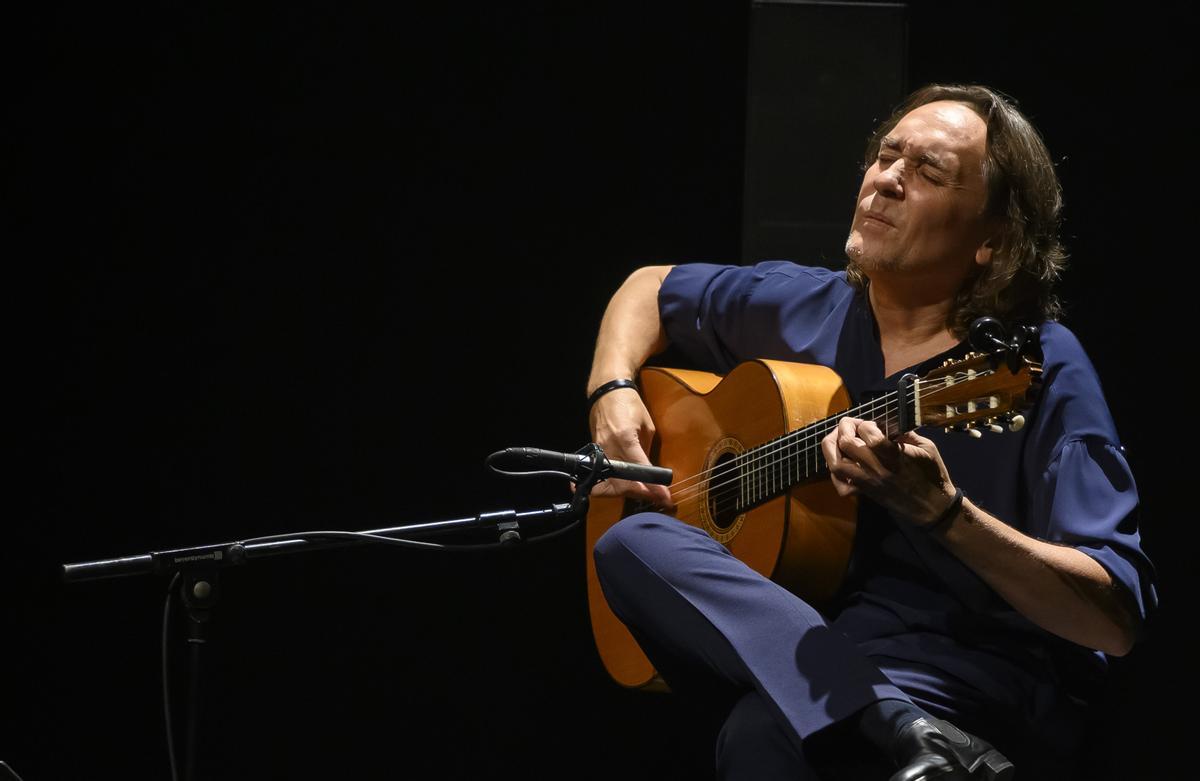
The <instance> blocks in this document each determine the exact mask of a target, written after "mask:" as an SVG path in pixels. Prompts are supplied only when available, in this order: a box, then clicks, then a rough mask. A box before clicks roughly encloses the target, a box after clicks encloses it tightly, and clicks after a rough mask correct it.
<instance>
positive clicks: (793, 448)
mask: <svg viewBox="0 0 1200 781" xmlns="http://www.w3.org/2000/svg"><path fill="white" fill-rule="evenodd" d="M987 374H991V372H989V371H984V372H979V373H977V374H974V375H970V374H965V373H959V374H955V375H948V376H947V377H943V378H939V379H937V380H918V381H917V385H918V390H922V388H921V387H920V386H924V385H932V386H933V388H932V389H926V390H925V391H924V393H923V397H924V399H925V402H926V403H927V404H931V405H932V404H935V403H936V396H937V394H938V392H939V391H942V390H945V389H947V388H950V387H952V386H954V385H957V384H960V383H962V382H965V381H968V380H972V379H977V378H979V377H980V376H985V375H987ZM898 403H899V396H898V394H896V393H895V392H892V393H889V394H887V395H885V396H882V397H879V398H876V399H873V400H871V401H870V402H867V403H865V404H861V405H859V406H858V407H855V408H852V409H849V410H846V411H845V412H843V413H842V414H841V415H839V416H838V417H837V418H835V419H830V418H826V419H824V420H821V421H817V422H815V423H812V424H810V425H808V426H805V427H803V428H801V429H797V430H795V431H792V432H789V433H788V434H786V435H784V436H782V437H780V438H779V439H778V440H777V441H775V442H772V443H767V444H766V445H760V446H758V447H757V448H755V449H752V450H751V451H749V452H754V451H755V450H759V449H760V448H761V450H759V452H758V454H757V455H756V456H755V457H754V458H752V459H750V460H749V461H744V462H741V463H738V462H737V461H736V459H733V460H731V461H729V462H726V464H723V465H722V466H720V467H714V468H712V469H709V470H705V471H703V472H700V473H699V474H696V475H692V476H690V477H688V478H685V479H684V480H681V481H679V482H678V483H676V484H674V485H672V486H671V490H672V495H673V498H675V499H676V507H677V512H679V511H680V510H683V505H684V504H685V503H690V502H693V501H697V500H699V499H701V498H702V497H703V495H704V494H705V493H707V494H709V495H711V494H713V493H714V492H716V491H719V490H720V489H723V488H727V487H728V486H730V485H734V484H739V483H740V484H742V485H743V486H748V488H749V490H750V491H752V492H754V493H757V490H758V489H759V488H762V487H764V486H768V487H769V488H768V491H773V490H774V481H775V480H776V478H778V479H779V480H780V482H783V477H784V476H783V475H782V474H778V472H779V470H778V469H775V471H776V474H775V475H768V476H767V478H766V479H765V480H763V478H762V477H761V475H762V474H763V473H765V472H767V471H768V470H769V469H772V468H775V467H777V466H778V465H779V464H781V463H784V462H786V461H788V460H792V461H793V462H795V461H798V458H799V456H800V455H803V456H804V458H805V469H806V470H807V467H808V458H809V454H811V453H812V452H813V451H814V450H816V449H817V448H818V447H819V444H818V443H817V441H816V440H815V438H814V434H818V433H819V435H820V438H821V439H823V438H824V436H825V435H826V434H828V433H829V432H830V431H832V430H833V429H834V428H836V427H837V424H838V423H839V422H840V421H841V419H842V418H844V417H851V416H855V415H863V413H867V414H868V415H872V414H873V413H878V412H879V411H880V408H881V407H882V410H883V416H881V420H882V422H883V423H884V425H885V427H887V428H890V427H891V426H892V425H893V424H896V425H898V416H897V418H895V419H894V418H892V417H891V413H892V412H893V411H894V410H895V409H896V408H897V407H898ZM822 427H824V430H823V431H822V430H821V429H822ZM767 459H770V460H769V461H768V460H767ZM764 461H765V462H766V463H765V464H764V463H762V462H764ZM814 462H815V459H814ZM750 465H756V466H753V467H752V468H750V469H749V470H747V469H746V467H747V466H750ZM819 469H820V467H819V466H818V470H819ZM730 474H733V475H734V476H733V478H732V479H731V480H726V481H724V482H719V483H715V484H714V483H713V480H714V479H717V478H720V477H724V476H727V475H730ZM706 478H707V480H708V485H707V490H705V488H706V486H704V485H689V484H690V483H696V482H697V481H700V480H704V479H706ZM751 478H752V481H751ZM787 487H790V486H787ZM649 506H650V504H649V503H642V504H641V505H639V506H638V508H639V509H641V508H645V507H649ZM684 512H686V513H690V512H691V510H690V509H688V510H684Z"/></svg>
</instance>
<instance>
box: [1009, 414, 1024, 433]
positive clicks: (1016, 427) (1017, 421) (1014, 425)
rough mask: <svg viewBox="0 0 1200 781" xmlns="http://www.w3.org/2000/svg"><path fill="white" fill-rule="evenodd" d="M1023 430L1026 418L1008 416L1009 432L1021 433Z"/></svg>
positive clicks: (1022, 416)
mask: <svg viewBox="0 0 1200 781" xmlns="http://www.w3.org/2000/svg"><path fill="white" fill-rule="evenodd" d="M1023 428H1025V416H1024V415H1009V416H1008V430H1009V431H1020V430H1021V429H1023Z"/></svg>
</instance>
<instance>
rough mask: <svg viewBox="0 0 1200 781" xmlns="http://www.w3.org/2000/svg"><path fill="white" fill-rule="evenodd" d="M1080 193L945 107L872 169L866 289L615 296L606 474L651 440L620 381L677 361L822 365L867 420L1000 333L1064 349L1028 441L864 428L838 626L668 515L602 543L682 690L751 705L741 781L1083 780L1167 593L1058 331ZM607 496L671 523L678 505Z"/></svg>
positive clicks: (608, 589)
mask: <svg viewBox="0 0 1200 781" xmlns="http://www.w3.org/2000/svg"><path fill="white" fill-rule="evenodd" d="M1059 193H1060V191H1059V185H1058V181H1057V177H1056V176H1055V173H1054V168H1053V164H1052V162H1051V160H1050V157H1049V154H1048V152H1047V151H1046V149H1045V146H1044V144H1043V143H1042V141H1041V139H1040V137H1039V136H1038V134H1037V132H1036V131H1035V130H1034V129H1033V127H1032V126H1031V125H1030V124H1029V122H1028V121H1027V120H1026V119H1025V118H1024V117H1023V116H1022V115H1021V114H1020V113H1019V112H1018V111H1017V110H1016V109H1015V108H1014V107H1013V106H1012V105H1011V104H1010V103H1009V102H1008V101H1007V100H1005V99H1004V98H1003V97H1001V96H1000V95H998V94H997V93H995V92H994V91H992V90H989V89H987V88H984V87H978V86H958V85H932V86H929V87H926V88H923V89H921V90H918V91H917V92H915V93H913V95H911V96H910V97H909V98H908V99H907V100H906V101H905V102H904V103H903V104H902V105H901V107H900V108H898V109H897V110H896V112H895V113H894V114H893V115H892V117H891V118H889V120H887V121H886V122H884V123H883V125H882V126H881V127H880V128H879V129H878V130H877V131H876V133H875V134H874V136H873V137H872V139H871V142H870V143H869V145H868V150H867V158H866V169H865V173H864V176H863V182H862V187H861V190H860V192H859V195H858V201H857V204H856V208H855V211H854V217H853V221H852V223H851V228H850V234H849V238H848V239H847V242H846V256H847V259H848V264H847V268H846V271H844V272H838V273H835V272H831V271H828V270H825V269H818V268H804V267H800V266H796V265H793V264H790V263H782V262H770V263H761V264H758V265H757V266H754V267H738V266H727V267H722V266H711V265H707V264H691V265H682V266H676V267H647V268H643V269H640V270H639V271H637V272H635V273H634V274H633V275H631V276H630V278H629V279H628V280H627V281H626V282H625V284H623V285H622V287H621V288H620V289H619V290H618V291H617V293H616V294H615V295H614V296H613V299H612V301H611V302H610V304H609V306H608V309H607V310H606V312H605V315H604V319H603V321H602V323H601V327H600V334H599V338H598V340H597V345H596V352H595V359H594V362H593V367H592V372H591V376H590V379H589V382H588V394H589V398H590V399H591V401H592V407H591V412H590V420H591V426H592V431H593V438H594V439H595V441H596V442H597V443H599V444H600V445H601V446H602V447H603V448H604V449H605V451H606V452H607V454H608V455H609V456H610V457H612V458H616V459H621V460H626V461H638V462H647V461H648V459H647V456H646V451H647V450H648V448H649V445H650V442H651V440H652V438H653V435H654V424H653V421H652V420H651V419H650V416H649V413H648V412H647V410H646V407H645V406H644V404H643V403H642V401H641V399H640V397H639V395H638V393H637V389H636V388H635V387H630V383H622V382H614V380H623V379H630V378H633V377H635V376H636V372H637V370H638V369H639V368H640V367H641V366H642V364H643V363H645V361H646V360H647V359H649V358H650V357H651V356H652V355H655V354H657V353H659V352H661V351H662V350H664V349H665V348H666V347H667V346H668V345H675V346H676V347H677V348H679V349H680V350H681V351H682V352H683V353H684V354H685V355H687V356H688V357H690V358H691V359H693V360H695V361H697V362H699V363H701V364H706V367H707V368H710V369H712V370H716V371H719V372H725V371H728V370H729V369H731V368H732V367H733V366H735V365H736V364H737V363H740V362H741V361H744V360H749V359H753V358H775V359H782V360H793V361H799V362H804V363H820V364H824V365H826V366H829V367H831V368H833V369H834V370H835V371H836V372H837V373H838V374H839V375H840V376H841V378H842V379H843V381H844V383H845V385H846V387H847V390H848V391H849V393H850V396H851V399H852V401H853V403H855V404H857V403H860V402H861V400H862V399H863V398H870V397H871V395H872V394H874V393H878V392H880V391H884V390H889V389H895V387H896V382H897V380H898V379H899V378H900V376H902V375H903V374H904V373H906V372H912V373H915V374H918V375H921V374H924V373H925V372H926V371H928V370H929V369H931V368H933V367H935V366H937V365H939V364H940V363H941V362H943V361H944V360H946V359H949V358H955V357H961V356H962V355H963V354H965V352H967V350H968V346H967V344H966V341H965V338H966V334H967V329H968V327H969V325H970V323H971V322H972V321H973V320H974V319H975V318H976V317H979V316H982V315H990V316H993V317H997V318H998V319H1000V320H1001V321H1002V322H1005V323H1007V324H1010V325H1013V324H1017V323H1031V324H1041V329H1040V335H1039V341H1040V348H1041V350H1042V353H1043V370H1044V374H1043V378H1044V385H1045V387H1044V389H1043V391H1042V393H1041V397H1040V399H1039V401H1038V404H1037V406H1036V407H1035V408H1034V409H1033V410H1032V411H1030V412H1029V413H1028V415H1027V417H1028V418H1029V424H1028V425H1027V426H1026V428H1025V429H1024V430H1022V431H1021V432H1019V433H1017V434H1005V435H1004V436H996V437H992V438H985V439H983V440H972V441H970V442H965V441H964V439H965V438H963V437H962V435H957V436H959V437H960V439H958V440H954V439H951V437H953V436H955V435H953V434H949V435H948V434H944V433H943V432H940V431H937V432H932V431H930V432H924V433H927V434H928V435H929V436H921V435H919V434H917V433H915V432H911V433H908V434H904V435H901V436H900V437H898V438H896V439H895V440H891V439H889V438H888V437H886V436H885V435H884V434H883V432H881V431H880V430H879V428H878V427H877V426H876V425H875V424H874V423H872V422H870V421H865V420H860V419H856V418H851V417H843V418H842V419H841V420H840V421H839V423H838V425H837V428H836V430H835V431H834V432H832V433H830V434H829V435H828V436H827V437H825V439H824V440H823V441H822V443H821V447H822V451H823V455H824V457H825V460H826V463H827V464H828V466H829V471H830V479H831V480H832V482H833V484H834V486H835V487H836V490H837V491H838V493H839V494H841V495H851V494H854V495H857V496H859V497H860V499H862V501H861V502H860V505H859V507H860V510H859V519H858V532H857V536H856V540H855V549H854V552H853V556H852V561H851V572H850V573H849V575H848V577H847V580H846V584H845V586H844V587H843V590H842V593H841V594H840V595H839V597H838V598H837V599H836V600H835V601H834V602H833V603H832V604H831V605H828V606H824V609H825V613H824V614H822V613H819V612H818V611H817V610H816V609H815V608H814V607H813V606H811V605H808V604H807V603H805V602H804V601H803V600H801V599H799V598H798V597H796V596H795V595H792V594H790V593H788V592H786V591H784V590H783V589H782V588H780V587H779V586H777V585H775V584H773V583H771V582H770V581H768V580H766V579H765V578H762V577H761V576H759V575H757V574H756V573H754V572H753V571H751V570H750V569H749V568H748V567H746V566H745V565H743V564H742V563H741V562H739V561H737V560H736V559H734V558H733V557H732V556H731V555H729V554H728V552H727V551H725V550H724V548H722V546H721V545H719V544H717V543H716V542H715V541H713V540H711V539H710V538H708V536H707V535H706V534H704V533H703V532H702V531H699V530H698V529H695V528H693V527H690V526H687V525H686V524H683V523H680V522H678V521H676V520H674V519H672V518H669V517H667V516H665V515H663V514H657V513H647V514H641V515H635V516H632V517H630V518H627V519H625V520H623V521H621V522H620V523H618V524H617V525H616V526H614V527H613V528H612V529H611V530H610V531H609V532H608V533H607V534H606V535H605V536H604V537H603V538H602V539H601V540H600V541H599V543H598V544H597V546H596V550H595V557H596V563H597V571H598V576H599V579H600V582H601V585H602V587H603V588H604V591H605V595H606V597H607V599H608V602H609V604H610V606H611V607H612V608H613V610H614V611H615V612H616V613H617V615H618V616H619V617H620V618H621V619H622V620H623V621H625V622H626V624H628V625H629V626H630V629H631V630H632V631H633V632H634V635H635V637H637V638H638V641H639V643H640V644H641V645H642V647H643V650H645V651H646V653H647V655H648V656H649V657H650V659H651V661H653V662H654V663H655V666H656V667H657V668H658V670H659V671H660V672H661V673H662V674H663V676H664V677H665V678H666V680H667V682H668V683H669V684H671V686H672V688H673V689H674V690H676V691H678V692H680V693H681V694H684V693H688V692H697V691H703V692H707V693H717V694H720V695H721V696H722V697H725V698H727V699H726V700H723V701H724V702H727V703H732V705H731V707H730V710H729V712H728V716H727V718H726V720H725V722H724V726H723V728H722V731H721V734H720V736H719V738H718V745H717V772H718V775H719V776H720V777H721V778H746V779H749V778H752V779H761V780H765V779H773V778H817V777H820V776H818V773H820V772H824V773H826V774H833V773H834V772H838V771H840V772H843V773H846V772H849V773H859V774H862V773H868V772H871V771H870V770H867V768H880V769H886V770H887V772H889V773H892V774H893V775H892V779H893V780H894V781H915V779H934V778H944V779H951V778H953V779H959V778H1010V777H1011V776H1012V773H1013V768H1014V765H1016V766H1018V767H1020V773H1021V778H1022V779H1030V778H1036V777H1049V778H1061V777H1066V774H1067V773H1069V771H1070V768H1071V766H1072V761H1073V759H1074V753H1075V752H1076V750H1077V748H1078V745H1079V743H1080V740H1081V730H1082V724H1083V714H1084V711H1083V705H1084V703H1085V701H1086V698H1087V697H1088V696H1089V695H1090V694H1094V693H1095V686H1096V685H1097V682H1098V680H1099V676H1100V675H1101V674H1102V672H1103V668H1104V662H1105V656H1106V655H1113V656H1121V655H1124V654H1126V653H1128V651H1129V650H1130V648H1131V647H1132V645H1133V644H1134V642H1135V639H1136V637H1137V635H1138V632H1139V629H1140V626H1141V623H1142V621H1143V620H1144V618H1145V616H1146V614H1147V612H1148V611H1149V610H1150V609H1152V608H1153V607H1154V606H1155V605H1156V595H1155V591H1154V586H1153V568H1152V566H1151V564H1150V562H1149V560H1148V559H1147V558H1146V557H1145V555H1144V553H1143V552H1142V550H1141V547H1140V537H1139V534H1138V531H1137V525H1136V515H1135V510H1136V506H1137V493H1136V488H1135V487H1134V484H1133V478H1132V475H1131V474H1130V472H1129V468H1128V465H1127V463H1126V461H1125V459H1124V456H1123V450H1122V449H1121V447H1120V445H1119V442H1118V439H1117V436H1116V431H1115V427H1114V426H1113V423H1112V419H1111V415H1110V414H1109V412H1108V409H1107V406H1106V405H1105V402H1104V399H1103V395H1102V393H1101V391H1100V386H1099V381H1098V380H1097V378H1096V376H1095V373H1094V370H1093V369H1092V367H1091V364H1090V363H1089V362H1088V359H1087V357H1086V354H1085V353H1084V351H1083V349H1082V348H1081V347H1080V346H1079V343H1078V341H1077V340H1075V338H1074V336H1073V335H1072V334H1071V333H1070V332H1069V331H1068V330H1067V329H1066V328H1064V327H1063V326H1062V325H1060V324H1058V323H1057V322H1054V320H1055V317H1056V316H1057V314H1058V305H1057V302H1056V299H1055V298H1054V296H1053V293H1052V290H1051V285H1052V283H1053V282H1054V281H1055V279H1056V278H1057V276H1058V272H1059V270H1060V269H1061V267H1062V265H1063V263H1064V258H1065V256H1064V254H1063V252H1062V249H1061V246H1060V244H1059V243H1058V239H1057V235H1056V234H1057V227H1058V218H1059V217H1058V215H1059V208H1060V203H1061V201H1060V195H1059ZM751 444H753V443H751ZM602 490H607V491H609V492H614V491H615V492H621V493H625V494H628V495H634V496H642V497H645V498H649V499H651V500H653V501H654V502H655V503H656V504H658V505H659V506H661V507H663V508H664V509H665V510H667V511H670V509H671V508H672V506H673V505H672V501H671V497H670V494H669V492H668V491H667V489H665V488H663V487H661V486H646V485H643V484H640V483H625V482H616V481H614V483H613V485H610V486H607V487H602ZM714 697H715V695H714ZM712 701H714V702H718V701H721V700H719V699H713V700H712ZM871 746H874V747H875V748H870V747H871ZM864 747H866V748H864ZM848 755H852V756H853V757H855V759H854V760H853V761H848V760H847V759H846V757H847V756H848ZM875 772H876V773H878V772H880V771H879V770H876V771H875ZM864 777H875V776H864ZM879 777H882V776H879Z"/></svg>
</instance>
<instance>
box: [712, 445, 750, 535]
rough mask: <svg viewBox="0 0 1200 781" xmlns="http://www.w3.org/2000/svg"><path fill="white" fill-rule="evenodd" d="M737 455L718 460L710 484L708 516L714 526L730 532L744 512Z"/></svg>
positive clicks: (725, 456)
mask: <svg viewBox="0 0 1200 781" xmlns="http://www.w3.org/2000/svg"><path fill="white" fill-rule="evenodd" d="M736 458H737V453H724V454H722V455H721V456H720V457H719V458H717V463H716V465H715V466H714V467H713V470H712V477H711V478H710V480H709V484H708V515H709V517H710V518H712V522H713V526H715V527H716V528H717V529H718V530H720V531H723V532H724V531H728V530H729V529H730V527H732V526H733V524H734V522H735V521H737V519H738V516H739V515H741V513H742V512H744V510H743V508H742V506H741V503H740V502H741V496H742V490H741V485H742V475H741V467H739V466H738V465H737V462H736V460H735V459H736Z"/></svg>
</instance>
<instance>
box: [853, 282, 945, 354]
mask: <svg viewBox="0 0 1200 781" xmlns="http://www.w3.org/2000/svg"><path fill="white" fill-rule="evenodd" d="M870 280H871V284H870V285H868V286H867V299H868V301H869V302H870V305H871V311H872V313H873V314H874V315H875V323H876V324H877V325H878V326H879V339H880V342H881V343H884V344H908V345H917V344H924V343H926V342H929V341H932V340H938V341H944V339H945V338H946V337H947V336H952V334H951V331H950V326H949V320H950V313H951V311H952V309H953V307H954V300H955V297H956V295H957V293H958V289H959V285H960V284H961V282H962V280H947V279H946V278H945V277H932V276H921V277H915V278H914V277H913V276H911V273H902V274H889V273H880V272H877V271H873V272H872V273H871V276H870Z"/></svg>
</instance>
